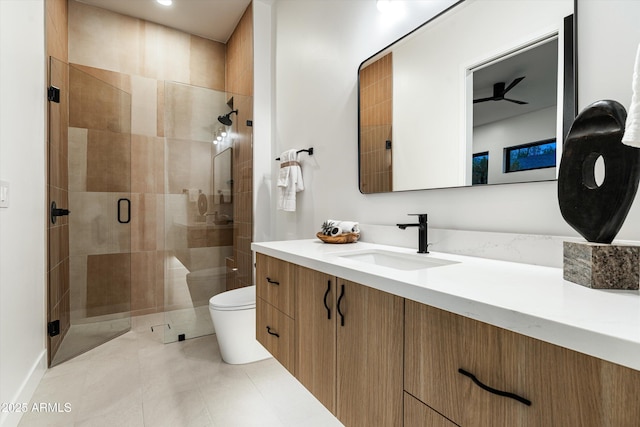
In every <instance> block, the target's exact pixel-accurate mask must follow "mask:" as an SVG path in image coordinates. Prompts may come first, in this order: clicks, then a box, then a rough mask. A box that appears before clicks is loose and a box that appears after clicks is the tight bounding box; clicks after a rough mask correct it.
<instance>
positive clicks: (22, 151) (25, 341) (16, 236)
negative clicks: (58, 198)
mask: <svg viewBox="0 0 640 427" xmlns="http://www.w3.org/2000/svg"><path fill="white" fill-rule="evenodd" d="M44 55H45V51H44V1H43V0H31V1H24V0H1V1H0V93H2V98H0V180H3V181H8V182H9V183H10V185H11V190H10V191H11V193H10V206H9V208H0V402H2V403H20V402H29V399H30V398H31V395H32V394H33V391H34V390H35V387H36V386H37V384H38V382H39V380H40V378H41V377H42V374H43V373H44V370H45V369H46V359H47V358H46V348H45V333H44V331H45V310H46V308H45V286H46V280H45V279H46V272H45V266H46V262H45V218H46V213H45V204H46V197H45V175H44V174H45V167H46V164H45V129H44V123H45V90H44V88H45V56H44ZM18 420H19V414H18V413H6V412H3V413H0V425H2V426H3V427H5V426H6V427H8V426H13V425H17V423H18Z"/></svg>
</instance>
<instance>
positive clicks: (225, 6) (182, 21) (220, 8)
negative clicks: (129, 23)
mask: <svg viewBox="0 0 640 427" xmlns="http://www.w3.org/2000/svg"><path fill="white" fill-rule="evenodd" d="M77 1H80V2H81V3H85V4H89V5H92V6H97V7H100V8H102V9H107V10H111V11H113V12H117V13H120V14H123V15H128V16H133V17H134V18H140V19H144V20H146V21H151V22H155V23H157V24H161V25H166V26H167V27H171V28H175V29H178V30H181V31H184V32H187V33H190V34H195V35H197V36H200V37H204V38H207V39H210V40H215V41H218V42H221V43H226V42H227V41H228V40H229V37H230V36H231V34H232V33H233V30H234V29H235V27H236V25H237V24H238V22H240V18H241V17H242V14H243V13H244V11H245V10H246V8H247V6H248V5H249V4H250V3H251V0H173V4H172V5H171V6H162V5H160V4H158V3H157V2H156V1H155V0H77Z"/></svg>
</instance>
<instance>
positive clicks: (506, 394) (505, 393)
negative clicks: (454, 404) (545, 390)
mask: <svg viewBox="0 0 640 427" xmlns="http://www.w3.org/2000/svg"><path fill="white" fill-rule="evenodd" d="M458 372H460V373H461V374H462V375H465V376H467V377H469V378H471V381H473V382H474V383H475V384H476V385H477V386H478V387H480V388H481V389H483V390H486V391H488V392H489V393H493V394H497V395H498V396H503V397H509V398H511V399H515V400H517V401H518V402H520V403H524V404H525V405H527V406H531V401H530V400H529V399H525V398H524V397H522V396H518V395H517V394H514V393H509V392H508V391H502V390H497V389H495V388H493V387H489V386H488V385H485V384H483V383H481V382H480V380H479V379H478V378H476V376H475V375H473V374H472V373H471V372H467V371H465V370H464V369H462V368H460V369H458Z"/></svg>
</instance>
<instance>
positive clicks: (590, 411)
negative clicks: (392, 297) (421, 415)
mask: <svg viewBox="0 0 640 427" xmlns="http://www.w3.org/2000/svg"><path fill="white" fill-rule="evenodd" d="M405 310H406V312H405V314H406V317H405V319H406V323H405V333H406V335H405V372H404V382H405V390H406V391H407V392H408V393H410V394H411V395H412V396H415V398H417V399H418V400H420V401H421V402H423V403H425V404H426V405H428V406H429V407H431V408H432V409H434V410H435V411H437V412H438V413H440V414H442V415H444V416H445V417H446V418H448V419H450V420H452V421H453V422H455V423H456V424H458V425H460V426H465V427H468V426H496V425H504V426H547V425H549V426H551V425H558V426H581V427H583V426H593V427H601V426H611V427H613V426H636V425H638V422H639V421H638V420H640V410H639V409H638V408H639V407H640V405H638V404H637V403H636V402H635V400H636V398H635V396H637V395H638V392H640V372H638V371H634V370H632V369H628V368H625V367H622V366H619V365H615V364H612V363H609V362H605V361H602V360H599V359H596V358H594V357H590V356H587V355H584V354H581V353H577V352H574V351H571V350H568V349H565V348H562V347H558V346H555V345H552V344H548V343H545V342H542V341H539V340H536V339H533V338H529V337H525V336H523V335H519V334H516V333H513V332H510V331H506V330H504V329H501V328H497V327H494V326H491V325H488V324H485V323H482V322H478V321H475V320H473V319H469V318H466V317H463V316H458V315H456V314H453V313H449V312H446V311H442V310H439V309H436V308H433V307H429V306H427V305H424V304H419V303H416V302H412V301H409V300H407V301H406V305H405ZM460 369H462V370H464V371H465V372H466V373H468V374H470V375H473V376H474V377H475V379H476V380H477V381H478V382H480V383H483V384H484V385H486V386H488V387H490V388H492V389H495V390H500V391H502V392H506V393H512V394H513V395H512V396H511V395H509V396H504V395H497V394H494V393H491V392H489V391H487V390H485V389H483V388H482V387H480V386H479V385H478V384H476V383H475V382H474V380H473V379H472V378H470V377H469V376H467V375H465V374H463V373H461V372H460V371H459V370H460ZM516 396H519V397H521V398H523V399H525V400H528V401H530V405H529V404H527V403H526V401H525V400H522V401H521V400H518V398H516ZM405 417H406V418H405V427H411V426H421V425H424V424H421V423H420V422H413V421H411V419H410V418H409V417H408V416H407V414H406V413H405Z"/></svg>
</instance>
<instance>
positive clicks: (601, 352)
mask: <svg viewBox="0 0 640 427" xmlns="http://www.w3.org/2000/svg"><path fill="white" fill-rule="evenodd" d="M251 248H252V250H254V251H256V252H259V253H262V254H265V255H269V256H272V257H274V258H279V259H281V260H284V261H288V262H291V263H294V264H298V265H301V266H303V267H307V268H311V269H314V270H318V271H321V272H323V273H327V274H331V275H335V276H338V277H340V278H343V279H346V280H350V281H354V282H357V283H360V284H363V285H367V286H369V287H371V288H375V289H379V290H382V291H385V292H389V293H391V294H394V295H398V296H401V297H404V298H408V299H411V300H414V301H418V302H421V303H424V304H428V305H430V306H433V307H437V308H440V309H443V310H447V311H450V312H452V313H456V314H460V315H462V316H466V317H470V318H472V319H476V320H479V321H482V322H485V323H489V324H491V325H495V326H498V327H501V328H504V329H507V330H510V331H514V332H517V333H520V334H522V335H526V336H529V337H533V338H537V339H540V340H543V341H546V342H549V343H552V344H556V345H559V346H562V347H566V348H569V349H572V350H576V351H579V352H582V353H586V354H588V355H591V356H594V357H598V358H601V359H604V360H608V361H610V362H614V363H617V364H620V365H623V366H627V367H629V368H632V369H636V370H640V292H638V291H609V290H597V289H589V288H586V287H583V286H580V285H577V284H575V283H571V282H568V281H565V280H563V279H562V269H561V268H551V267H540V266H534V265H528V264H519V263H513V262H505V261H495V260H489V259H484V258H475V257H468V256H460V255H452V254H445V253H437V252H432V253H430V254H419V255H416V256H421V257H433V258H438V259H443V260H449V261H456V262H457V263H455V264H451V265H445V266H439V267H434V268H428V269H422V270H409V271H405V270H397V269H394V268H388V267H382V266H377V265H372V264H365V263H362V262H358V261H354V260H350V259H347V258H341V257H339V256H337V254H344V253H346V252H359V251H363V250H370V249H381V250H387V251H393V252H397V253H402V254H412V255H415V254H416V253H415V250H412V249H407V248H401V247H396V246H386V245H379V244H373V243H365V242H358V243H352V244H344V245H332V244H326V243H322V242H321V241H320V240H318V239H309V240H288V241H279V242H262V243H252V245H251Z"/></svg>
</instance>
